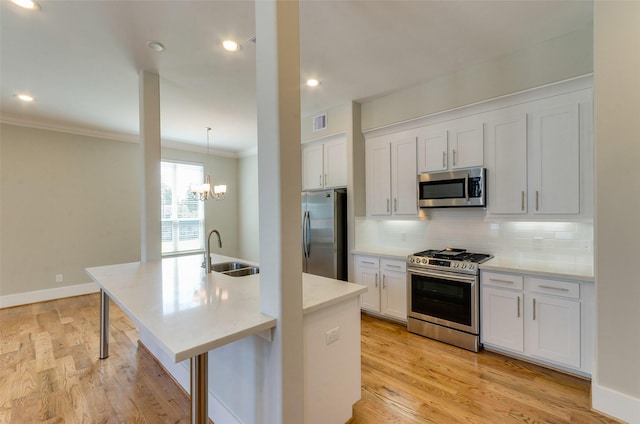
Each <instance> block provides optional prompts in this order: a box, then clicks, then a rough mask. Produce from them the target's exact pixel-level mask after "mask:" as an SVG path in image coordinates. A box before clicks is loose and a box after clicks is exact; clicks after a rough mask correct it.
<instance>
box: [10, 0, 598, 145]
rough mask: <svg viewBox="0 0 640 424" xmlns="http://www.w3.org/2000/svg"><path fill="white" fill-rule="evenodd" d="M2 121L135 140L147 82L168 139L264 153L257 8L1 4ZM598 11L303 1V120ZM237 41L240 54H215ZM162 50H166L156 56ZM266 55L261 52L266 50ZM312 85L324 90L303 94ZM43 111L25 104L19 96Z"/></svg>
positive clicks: (586, 19) (546, 35) (529, 40)
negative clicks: (141, 86)
mask: <svg viewBox="0 0 640 424" xmlns="http://www.w3.org/2000/svg"><path fill="white" fill-rule="evenodd" d="M0 1H1V3H0V24H1V26H0V28H1V29H0V46H1V50H0V83H1V84H0V85H1V87H0V88H1V93H0V94H1V97H0V118H1V119H2V120H3V121H4V122H14V123H16V122H20V123H25V124H26V125H34V126H40V127H58V128H80V129H85V130H87V131H95V132H96V133H100V132H105V133H111V134H119V135H122V136H123V138H125V139H126V138H127V137H128V138H130V139H135V137H136V136H137V134H138V126H139V121H138V73H139V71H140V70H148V71H152V72H156V73H158V74H159V75H160V93H161V122H162V123H161V132H162V139H163V140H165V141H169V142H171V141H173V142H179V143H186V144H190V145H195V146H200V147H204V146H206V131H205V127H207V126H210V127H212V128H213V129H212V131H211V146H212V149H216V150H220V149H221V150H226V151H228V152H230V153H231V154H243V152H247V151H251V150H252V149H255V146H256V138H257V135H256V133H257V130H256V128H257V118H256V86H255V85H256V83H255V79H256V78H255V73H256V69H255V68H256V61H255V49H256V45H255V44H254V43H252V42H250V41H248V39H249V38H250V37H252V36H253V35H254V34H255V17H254V4H253V1H242V0H231V1H217V0H209V1H206V0H203V1H191V0H180V1H159V0H146V1H145V0H138V1H126V0H119V1H115V0H114V1H106V0H101V1H75V0H74V1H65V0H56V1H53V0H49V1H47V0H41V1H40V2H39V4H40V9H39V10H36V11H29V10H25V9H21V8H19V7H17V6H15V5H14V4H13V3H11V2H9V0H0ZM592 21H593V3H592V2H591V1H564V0H557V1H541V0H533V1H529V0H513V1H482V0H473V1H464V0H459V1H451V0H449V1H427V0H424V1H416V0H414V1H407V0H394V1H373V0H371V1H364V0H362V1H346V0H341V1H330V0H302V1H301V2H300V49H301V59H300V62H301V65H300V74H301V75H300V80H301V115H302V116H308V115H312V114H315V113H318V112H322V111H323V110H326V109H327V108H330V107H333V106H337V105H341V104H344V103H345V102H348V101H351V100H357V101H365V100H368V99H371V98H375V97H376V96H381V95H384V94H386V93H389V92H392V91H395V90H398V89H402V88H406V87H409V86H411V85H415V84H418V83H421V82H425V81H428V80H430V79H433V78H436V77H439V76H442V75H445V74H448V73H451V72H455V71H456V70H460V69H462V68H465V67H469V66H472V65H474V64H477V63H480V62H483V61H486V60H489V59H491V58H495V57H499V56H502V55H505V54H508V53H510V52H514V51H516V50H519V49H522V48H524V47H527V46H531V45H534V44H536V43H540V42H542V41H544V40H548V39H551V38H554V37H557V36H560V35H564V34H567V33H570V32H573V31H577V30H582V29H584V28H586V27H587V26H590V25H592ZM227 38H232V39H235V40H237V41H239V42H240V44H241V46H242V47H241V49H240V51H238V52H236V53H229V52H226V51H224V50H223V49H222V48H221V46H220V43H221V42H222V40H224V39H227ZM150 40H155V41H158V42H160V43H162V44H163V45H164V46H165V50H164V51H163V52H156V51H154V50H152V49H150V48H149V47H148V46H147V42H148V41H150ZM258 43H259V40H258ZM309 77H315V78H317V79H319V80H320V81H321V84H320V86H318V87H316V88H314V89H311V88H309V87H306V86H305V85H304V84H303V82H304V81H305V80H306V79H307V78H309ZM23 92H24V93H29V94H31V95H32V96H33V97H35V99H36V100H35V101H34V102H31V103H24V102H21V101H19V100H18V99H17V97H16V95H17V94H18V93H23Z"/></svg>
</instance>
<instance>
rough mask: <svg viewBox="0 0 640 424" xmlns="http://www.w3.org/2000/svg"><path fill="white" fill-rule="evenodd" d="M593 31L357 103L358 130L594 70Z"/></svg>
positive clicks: (571, 34) (578, 32) (564, 37)
mask: <svg viewBox="0 0 640 424" xmlns="http://www.w3.org/2000/svg"><path fill="white" fill-rule="evenodd" d="M592 34H593V29H592V28H591V27H589V28H585V29H584V30H583V31H577V32H573V33H570V34H568V35H565V36H562V37H558V38H554V39H552V40H549V41H546V42H544V43H541V44H537V45H533V46H531V47H529V48H526V49H522V50H519V51H517V52H515V53H513V54H510V55H507V56H503V57H500V58H497V59H494V60H490V61H487V62H483V63H480V64H477V65H475V66H471V67H469V68H466V69H464V70H462V71H460V72H456V73H454V74H450V75H445V76H443V77H441V78H437V79H435V80H431V81H428V82H425V83H423V84H420V85H417V86H414V87H409V88H407V89H405V90H400V91H396V92H394V93H391V94H389V95H386V96H383V97H379V98H376V99H373V100H369V101H365V102H363V103H362V129H363V131H367V130H371V129H374V128H379V127H384V126H386V125H390V124H393V123H397V122H402V121H406V120H409V119H413V118H417V117H420V116H425V115H429V114H432V113H436V112H441V111H444V110H449V109H453V108H456V107H460V106H464V105H468V104H472V103H476V102H479V101H482V100H487V99H491V98H494V97H498V96H502V95H506V94H511V93H515V92H518V91H522V90H526V89H529V88H534V87H539V86H541V85H545V84H549V83H552V82H557V81H562V80H565V79H568V78H572V77H576V76H579V75H585V74H589V73H591V72H592V71H593V37H592Z"/></svg>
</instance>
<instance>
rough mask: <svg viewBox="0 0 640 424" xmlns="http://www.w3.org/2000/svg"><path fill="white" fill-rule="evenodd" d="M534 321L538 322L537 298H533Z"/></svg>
mask: <svg viewBox="0 0 640 424" xmlns="http://www.w3.org/2000/svg"><path fill="white" fill-rule="evenodd" d="M533 320H534V321H535V320H536V298H535V297H534V298H533Z"/></svg>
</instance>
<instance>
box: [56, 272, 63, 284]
mask: <svg viewBox="0 0 640 424" xmlns="http://www.w3.org/2000/svg"><path fill="white" fill-rule="evenodd" d="M62 280H63V277H62V274H56V283H62Z"/></svg>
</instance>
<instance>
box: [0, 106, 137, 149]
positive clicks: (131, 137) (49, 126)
mask: <svg viewBox="0 0 640 424" xmlns="http://www.w3.org/2000/svg"><path fill="white" fill-rule="evenodd" d="M0 123H3V124H10V125H17V126H20V127H27V128H35V129H38V130H47V131H55V132H61V133H67V134H74V135H82V136H85V137H95V138H104V139H107V140H115V141H126V142H128V143H137V142H138V141H139V140H138V135H137V134H128V133H122V132H116V131H107V130H100V129H95V128H88V127H82V126H78V125H70V124H62V123H59V122H54V121H49V120H44V119H33V118H29V117H26V116H23V115H17V114H12V113H0Z"/></svg>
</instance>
